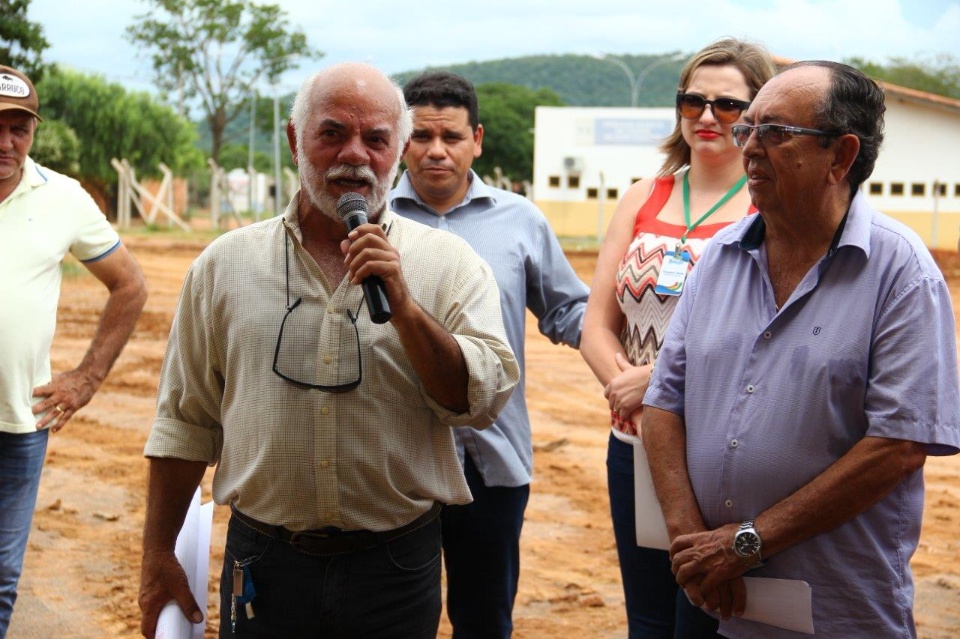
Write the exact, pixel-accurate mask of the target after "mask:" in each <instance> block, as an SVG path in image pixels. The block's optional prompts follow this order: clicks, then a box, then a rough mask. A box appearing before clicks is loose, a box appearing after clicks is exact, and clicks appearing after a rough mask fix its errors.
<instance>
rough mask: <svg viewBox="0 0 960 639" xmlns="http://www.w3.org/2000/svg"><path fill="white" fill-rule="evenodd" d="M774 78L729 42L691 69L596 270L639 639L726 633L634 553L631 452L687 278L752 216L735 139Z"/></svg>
mask: <svg viewBox="0 0 960 639" xmlns="http://www.w3.org/2000/svg"><path fill="white" fill-rule="evenodd" d="M775 73H776V67H775V65H774V63H773V60H772V59H771V58H770V55H769V54H768V53H767V52H766V50H765V49H763V48H762V47H759V46H757V45H754V44H750V43H746V42H742V41H739V40H735V39H730V38H728V39H723V40H719V41H717V42H714V43H713V44H711V45H709V46H707V47H706V48H704V49H702V50H701V51H700V52H698V53H697V54H695V55H694V56H693V57H692V58H691V59H690V60H689V61H688V62H687V63H686V65H685V66H684V68H683V71H682V72H681V74H680V89H679V92H678V93H677V97H676V105H677V122H676V126H675V127H674V130H673V133H672V134H671V135H670V136H669V137H668V138H667V140H666V141H665V142H664V144H663V146H662V147H661V149H662V150H663V151H664V152H665V153H666V160H665V161H664V163H663V166H661V167H660V171H659V173H658V175H657V176H656V177H655V178H650V179H643V180H640V181H639V182H636V183H635V184H633V186H631V187H630V188H629V189H628V190H627V191H626V193H624V196H623V198H622V199H621V200H620V203H619V204H618V206H617V210H616V212H615V213H614V216H613V219H612V220H611V222H610V226H609V227H608V229H607V234H606V237H605V238H604V241H603V245H602V247H601V248H600V254H599V257H598V259H597V266H596V272H595V273H594V277H593V284H592V286H591V290H590V299H589V301H588V303H587V313H586V318H585V320H584V326H583V335H582V338H581V344H580V352H581V354H582V355H583V358H584V359H585V360H586V362H587V364H588V365H589V366H590V368H591V369H592V370H593V373H594V374H595V375H596V376H597V379H599V380H600V383H601V384H603V386H604V397H606V398H607V401H608V403H609V405H610V411H611V425H612V432H611V435H610V441H609V448H608V453H607V482H608V489H609V492H610V509H611V514H612V516H613V528H614V534H615V537H616V542H617V553H618V556H619V559H620V573H621V576H622V579H623V589H624V596H625V598H626V605H627V622H628V626H629V630H630V634H629V636H630V638H631V639H634V638H640V637H642V638H644V639H647V638H664V639H673V638H674V637H675V636H676V637H684V638H686V637H714V636H717V635H716V629H717V621H716V620H715V619H714V618H713V617H711V616H709V615H707V614H706V613H705V612H702V611H701V610H699V609H697V608H694V607H693V606H692V605H691V604H690V603H689V602H688V601H687V599H686V597H685V596H684V594H683V591H682V590H680V589H679V588H678V586H677V584H676V581H675V580H674V576H673V573H672V572H671V570H670V559H669V557H668V554H667V552H666V551H664V550H654V549H650V548H642V547H638V546H637V541H636V525H635V519H634V517H635V508H634V471H633V468H634V467H633V449H634V445H642V444H641V443H640V440H639V438H638V435H637V433H638V431H639V425H640V418H641V414H642V401H643V395H644V393H645V392H646V389H647V383H648V381H649V379H650V371H651V369H652V368H653V363H654V360H655V359H656V357H657V353H658V351H659V350H660V347H661V346H662V345H663V338H664V334H665V332H666V329H667V323H668V321H669V319H670V315H671V314H672V313H673V309H674V307H675V306H676V302H677V299H678V296H679V295H680V294H681V293H682V291H683V283H684V280H685V278H686V275H687V274H688V273H689V271H690V269H692V268H693V265H694V263H695V262H696V261H697V258H698V257H699V256H700V253H701V251H702V249H703V246H704V245H705V244H706V242H707V241H708V240H709V239H710V238H711V237H713V235H714V234H715V233H716V232H717V231H719V230H720V229H721V228H723V227H724V226H726V225H728V224H730V223H732V222H735V221H737V220H739V219H740V218H742V217H743V216H744V215H746V214H747V213H748V212H749V211H750V210H751V204H750V194H749V192H748V191H747V189H746V188H744V184H745V182H746V176H745V175H744V172H743V164H742V162H741V157H740V149H738V148H737V147H736V145H735V144H734V140H733V136H732V134H731V127H732V126H733V125H734V124H736V123H738V122H740V119H741V116H742V114H743V111H744V110H746V108H747V107H748V106H749V104H750V101H751V100H752V99H753V97H754V96H755V95H756V94H757V91H759V90H760V87H761V86H763V84H764V83H765V82H766V81H767V80H769V79H770V78H771V77H773V75H774V74H775Z"/></svg>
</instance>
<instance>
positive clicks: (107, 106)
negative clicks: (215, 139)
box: [37, 68, 203, 194]
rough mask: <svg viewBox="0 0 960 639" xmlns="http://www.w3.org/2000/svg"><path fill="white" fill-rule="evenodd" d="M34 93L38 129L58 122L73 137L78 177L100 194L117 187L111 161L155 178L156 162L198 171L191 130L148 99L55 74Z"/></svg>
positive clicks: (86, 78) (87, 78) (93, 80)
mask: <svg viewBox="0 0 960 639" xmlns="http://www.w3.org/2000/svg"><path fill="white" fill-rule="evenodd" d="M37 93H38V94H39V95H40V96H41V104H42V105H43V106H42V109H43V117H44V119H45V120H46V122H45V123H44V124H41V125H40V126H41V127H43V126H46V123H48V122H50V121H55V120H59V121H61V122H62V123H63V124H65V125H66V126H68V127H70V128H71V129H73V131H74V132H76V134H77V137H78V138H79V140H80V152H79V158H78V160H79V165H80V166H79V177H80V178H81V180H82V181H83V182H85V183H87V184H88V185H90V186H92V187H94V188H96V189H98V190H100V191H101V192H102V193H104V194H106V193H107V192H110V191H112V187H113V185H115V184H116V181H117V174H116V172H115V171H114V169H113V167H112V166H111V165H110V160H111V159H112V158H117V159H120V158H126V159H127V160H128V161H129V162H130V164H131V165H132V166H133V167H134V169H136V170H137V173H138V174H139V175H144V176H156V175H158V174H159V170H158V165H159V163H160V162H163V163H165V164H167V166H169V167H170V168H171V169H173V170H174V171H175V172H182V171H184V170H187V169H190V168H195V167H202V166H203V157H202V154H201V153H200V151H199V150H198V149H197V147H196V130H195V128H194V125H193V124H192V123H191V122H188V121H187V120H185V119H184V118H182V117H180V116H179V115H178V114H177V113H176V111H174V110H173V108H171V107H170V106H167V105H165V104H161V103H160V102H158V101H157V100H156V99H155V98H154V97H152V96H150V95H149V94H148V93H145V92H130V91H127V90H126V89H125V88H123V87H122V86H121V85H119V84H114V83H109V82H107V81H106V80H105V79H103V78H102V77H99V76H92V75H86V74H83V73H78V72H74V71H68V70H61V69H56V68H55V69H54V70H53V72H51V73H48V74H47V75H46V76H45V77H44V79H43V80H42V81H41V82H40V83H39V84H38V85H37Z"/></svg>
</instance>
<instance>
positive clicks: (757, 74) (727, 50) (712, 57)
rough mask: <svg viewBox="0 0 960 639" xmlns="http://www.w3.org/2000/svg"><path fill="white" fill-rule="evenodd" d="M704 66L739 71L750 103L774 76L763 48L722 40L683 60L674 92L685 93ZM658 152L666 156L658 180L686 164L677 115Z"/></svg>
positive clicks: (686, 148)
mask: <svg viewBox="0 0 960 639" xmlns="http://www.w3.org/2000/svg"><path fill="white" fill-rule="evenodd" d="M707 65H715V66H727V65H729V66H732V67H736V68H737V69H739V70H740V73H742V74H743V77H744V79H745V80H746V81H747V86H748V87H749V88H750V99H751V100H753V98H754V97H756V95H757V91H759V90H760V87H762V86H763V85H764V84H766V82H767V81H768V80H769V79H770V78H772V77H773V76H775V75H776V74H777V66H776V64H775V63H774V62H773V58H771V57H770V53H769V52H768V51H767V49H766V48H765V47H763V46H762V45H759V44H753V43H751V42H746V41H743V40H737V39H736V38H723V39H721V40H717V41H716V42H713V43H712V44H709V45H707V46H706V47H704V48H703V49H701V50H700V51H699V52H697V53H696V54H694V56H693V57H692V58H690V59H689V60H687V63H686V64H685V65H684V66H683V71H681V72H680V86H679V88H678V90H679V91H680V92H683V91H685V90H686V88H687V86H689V85H690V78H691V76H693V72H694V71H696V70H697V69H699V68H700V67H702V66H707ZM660 150H661V151H663V152H664V153H666V154H667V157H666V159H665V160H664V161H663V165H662V166H661V167H660V170H659V171H658V172H657V176H658V177H666V176H668V175H672V174H673V173H676V172H677V171H679V170H680V169H682V168H683V167H685V166H688V165H689V164H690V146H689V145H688V144H687V142H686V140H684V139H683V134H682V133H681V131H680V113H679V111H678V112H677V122H676V125H675V126H674V127H673V132H672V133H671V134H670V135H669V136H668V137H667V139H666V140H665V141H664V143H663V144H662V145H660Z"/></svg>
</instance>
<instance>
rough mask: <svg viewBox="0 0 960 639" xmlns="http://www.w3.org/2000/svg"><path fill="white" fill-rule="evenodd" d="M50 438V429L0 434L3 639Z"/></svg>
mask: <svg viewBox="0 0 960 639" xmlns="http://www.w3.org/2000/svg"><path fill="white" fill-rule="evenodd" d="M49 435H50V431H49V430H41V431H37V432H33V433H24V434H20V433H0V639H2V638H3V637H5V636H6V634H7V626H8V625H9V624H10V616H11V615H12V614H13V603H14V601H16V599H17V582H19V580H20V571H21V569H22V568H23V556H24V554H25V553H26V550H27V537H28V536H29V535H30V523H31V521H32V520H33V510H34V507H35V506H36V503H37V488H38V487H39V486H40V471H41V470H42V469H43V458H44V455H46V452H47V440H48V438H49Z"/></svg>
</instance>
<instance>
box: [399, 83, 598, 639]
mask: <svg viewBox="0 0 960 639" xmlns="http://www.w3.org/2000/svg"><path fill="white" fill-rule="evenodd" d="M404 95H405V97H406V100H407V104H408V105H410V107H411V108H412V109H413V115H414V127H413V135H412V136H411V138H410V146H409V147H408V148H407V151H406V153H405V155H404V161H405V162H406V166H407V170H406V172H404V174H403V176H402V177H401V179H400V182H399V184H398V185H397V187H396V188H395V189H394V190H393V191H391V193H390V195H389V202H390V208H391V209H392V210H393V211H395V212H396V213H398V214H400V215H402V216H404V217H407V218H410V219H413V220H416V221H418V222H422V223H423V224H427V225H429V226H432V227H434V228H439V229H444V230H447V231H450V232H452V233H455V234H456V235H459V236H460V237H462V238H464V239H465V240H466V241H467V242H468V243H469V244H470V246H472V247H473V249H474V250H475V251H476V252H477V253H478V254H479V255H480V256H481V257H482V258H484V259H485V260H486V261H487V262H488V263H489V264H490V267H491V268H492V269H493V273H494V277H495V278H496V280H497V285H498V286H499V287H500V301H501V308H502V312H503V323H504V326H505V327H506V329H507V339H508V340H509V342H510V346H511V348H512V349H513V351H514V354H515V355H516V357H517V361H518V362H519V363H520V371H521V377H520V384H519V385H518V386H517V388H516V390H515V391H514V393H513V396H512V397H511V398H510V401H509V403H508V404H507V406H506V407H505V408H504V409H503V411H502V412H501V413H500V416H499V417H498V419H497V421H496V423H494V425H493V426H491V427H490V428H488V429H486V430H484V431H478V430H474V429H469V428H461V429H456V430H455V431H454V433H455V435H456V440H457V448H458V451H459V453H460V458H461V462H462V463H463V467H464V474H465V475H466V478H467V483H468V484H469V486H470V491H471V492H472V493H473V503H471V504H469V505H467V506H448V507H446V508H445V509H444V511H443V513H442V515H441V517H442V525H443V550H444V562H445V565H446V569H447V613H448V616H449V617H450V622H451V624H452V625H453V633H454V637H455V638H456V639H465V638H466V639H469V638H470V637H509V636H510V634H511V632H512V630H513V622H512V619H511V616H512V610H513V602H514V599H515V597H516V594H517V581H518V579H519V575H520V529H521V527H522V525H523V513H524V509H525V508H526V505H527V500H528V498H529V495H530V479H531V469H532V461H533V448H532V443H531V436H530V418H529V416H528V415H527V404H526V399H525V397H524V385H525V379H524V375H523V370H524V349H523V342H524V325H525V319H526V309H528V308H529V309H530V311H531V312H532V313H533V314H534V315H535V316H536V317H537V319H538V326H539V328H540V332H541V333H543V334H544V335H545V336H547V337H548V338H550V340H551V341H552V342H554V343H561V342H562V343H564V344H567V345H568V346H571V347H573V348H577V347H578V346H579V344H580V329H581V327H582V326H583V312H584V309H585V308H586V303H587V295H588V293H589V289H588V288H587V286H586V285H585V284H584V283H583V282H582V281H581V280H580V278H578V277H577V275H576V274H575V273H574V272H573V269H572V268H571V267H570V263H569V262H568V261H567V258H566V257H565V256H564V254H563V250H562V249H561V248H560V244H559V243H558V242H557V238H556V236H555V235H554V233H553V230H552V229H551V228H550V225H549V224H548V223H547V220H546V218H544V216H543V214H542V213H541V212H540V211H539V210H538V209H537V208H536V207H535V206H534V205H533V204H532V203H531V202H530V201H528V200H527V199H525V198H523V197H520V196H519V195H515V194H513V193H509V192H507V191H503V190H501V189H495V188H492V187H489V186H487V185H485V184H484V183H483V182H482V180H480V178H479V177H478V176H477V174H476V173H474V172H473V170H472V169H471V168H470V167H471V166H472V164H473V160H474V159H475V158H477V157H479V156H480V153H481V150H482V146H481V145H482V141H483V125H481V124H480V123H479V116H478V108H477V96H476V92H475V91H474V88H473V85H471V84H470V82H468V81H467V80H465V79H464V78H462V77H460V76H457V75H454V74H452V73H447V72H430V73H425V74H423V75H420V76H418V77H417V78H414V79H413V80H410V82H408V83H407V84H406V86H405V87H404Z"/></svg>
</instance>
